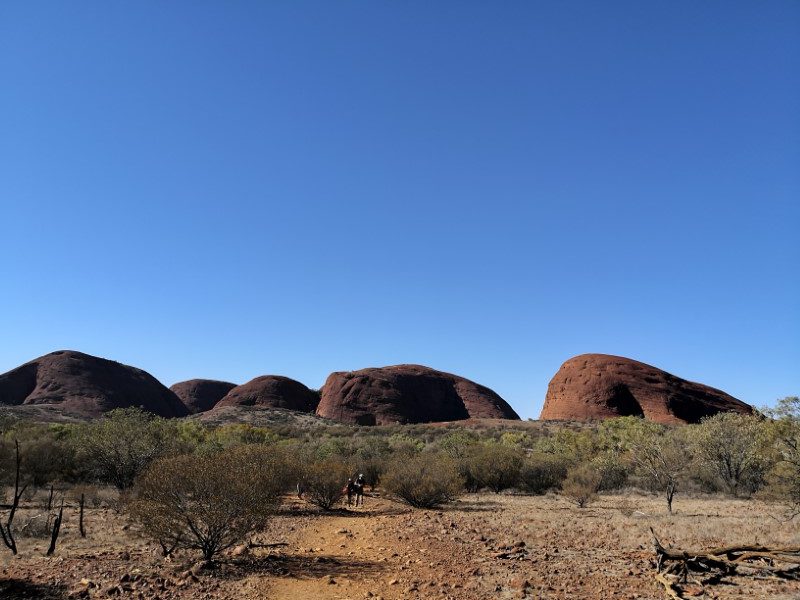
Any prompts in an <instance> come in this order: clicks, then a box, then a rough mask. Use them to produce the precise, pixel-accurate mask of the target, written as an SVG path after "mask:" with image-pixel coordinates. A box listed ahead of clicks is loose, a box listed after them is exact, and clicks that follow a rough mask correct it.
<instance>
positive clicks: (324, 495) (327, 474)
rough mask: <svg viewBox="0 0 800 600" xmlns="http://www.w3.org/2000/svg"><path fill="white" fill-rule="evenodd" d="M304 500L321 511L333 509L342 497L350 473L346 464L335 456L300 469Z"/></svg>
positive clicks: (312, 462) (350, 475)
mask: <svg viewBox="0 0 800 600" xmlns="http://www.w3.org/2000/svg"><path fill="white" fill-rule="evenodd" d="M300 472H301V473H302V486H303V488H304V490H305V498H306V500H308V502H310V503H311V504H314V505H315V506H319V507H320V508H322V509H323V510H330V509H331V508H333V507H334V506H335V505H336V504H337V503H338V502H339V501H340V500H341V499H342V496H343V495H344V491H343V490H344V487H345V486H346V485H347V479H348V478H349V477H352V472H351V470H350V467H349V466H348V465H347V463H346V462H345V461H344V460H343V459H341V458H339V457H336V456H329V457H327V458H322V459H317V460H313V461H311V462H310V463H309V464H306V465H305V466H303V467H301V471H300Z"/></svg>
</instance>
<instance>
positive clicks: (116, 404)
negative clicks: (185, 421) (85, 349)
mask: <svg viewBox="0 0 800 600" xmlns="http://www.w3.org/2000/svg"><path fill="white" fill-rule="evenodd" d="M2 404H7V405H12V406H28V405H41V406H53V407H57V408H58V409H59V410H61V411H63V412H64V413H66V414H71V415H75V416H80V417H97V416H99V415H101V414H103V413H105V412H108V411H110V410H114V409H115V408H128V407H132V406H139V407H141V408H143V409H144V410H146V411H148V412H151V413H153V414H156V415H159V416H162V417H183V416H186V415H187V414H188V413H189V411H188V410H187V408H186V407H185V406H184V405H183V402H181V400H180V399H179V398H178V397H177V396H176V395H175V394H174V393H173V392H172V391H170V390H168V389H167V388H166V387H165V386H164V385H162V384H161V383H160V382H159V381H158V380H157V379H156V378H155V377H153V376H152V375H150V374H149V373H147V372H146V371H142V370H141V369H137V368H135V367H129V366H128V365H123V364H122V363H118V362H114V361H113V360H107V359H105V358H99V357H97V356H91V355H89V354H84V353H82V352H75V351H74V350H59V351H57V352H51V353H50V354H45V355H44V356H40V357H39V358H36V359H34V360H32V361H30V362H27V363H25V364H24V365H22V366H19V367H17V368H16V369H13V370H11V371H9V372H7V373H4V374H2V375H0V405H2Z"/></svg>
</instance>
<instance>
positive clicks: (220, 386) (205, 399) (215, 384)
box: [169, 379, 236, 415]
mask: <svg viewBox="0 0 800 600" xmlns="http://www.w3.org/2000/svg"><path fill="white" fill-rule="evenodd" d="M235 387H236V384H235V383H229V382H227V381H215V380H213V379H190V380H189V381H181V382H179V383H176V384H175V385H171V386H170V388H169V389H170V390H172V391H173V392H174V393H175V395H176V396H178V398H180V399H181V402H183V403H184V404H185V405H186V408H188V409H189V412H190V413H192V414H193V415H194V414H197V413H201V412H205V411H207V410H211V409H212V408H214V405H215V404H216V403H217V402H219V401H220V400H222V398H224V397H225V394H227V393H228V392H230V391H231V390H232V389H233V388H235Z"/></svg>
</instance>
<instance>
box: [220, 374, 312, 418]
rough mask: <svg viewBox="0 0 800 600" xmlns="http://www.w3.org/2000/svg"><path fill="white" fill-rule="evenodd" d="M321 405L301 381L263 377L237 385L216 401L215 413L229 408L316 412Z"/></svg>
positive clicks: (277, 376) (270, 376)
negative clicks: (246, 407)
mask: <svg viewBox="0 0 800 600" xmlns="http://www.w3.org/2000/svg"><path fill="white" fill-rule="evenodd" d="M318 403H319V394H318V393H316V392H314V391H313V390H310V389H309V388H307V387H306V386H304V385H303V384H302V383H300V382H299V381H295V380H294V379H290V378H288V377H283V376H281V375H263V376H261V377H256V378H255V379H253V380H251V381H248V382H247V383H244V384H242V385H237V386H236V387H235V388H233V389H232V390H231V391H230V392H228V393H227V394H226V395H225V397H224V398H223V399H222V400H220V401H219V402H217V404H216V405H215V406H214V410H216V409H218V408H223V407H226V406H257V407H262V408H288V409H289V410H299V411H302V412H314V409H316V408H317V404H318Z"/></svg>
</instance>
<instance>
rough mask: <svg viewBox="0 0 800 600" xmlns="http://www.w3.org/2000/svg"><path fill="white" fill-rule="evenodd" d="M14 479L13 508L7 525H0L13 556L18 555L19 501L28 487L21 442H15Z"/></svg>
mask: <svg viewBox="0 0 800 600" xmlns="http://www.w3.org/2000/svg"><path fill="white" fill-rule="evenodd" d="M13 465H14V466H13V473H14V475H13V477H14V492H13V496H12V499H11V507H10V509H9V511H8V515H7V516H6V520H5V521H6V522H5V525H4V524H3V523H0V538H2V539H3V543H4V544H5V545H6V547H7V548H8V549H9V550H11V554H14V555H16V554H17V542H16V540H15V539H14V517H15V516H16V513H17V509H18V508H19V501H20V499H22V495H23V494H24V493H25V489H26V488H27V487H28V484H27V483H22V480H21V468H22V456H21V455H20V452H19V441H17V440H14V463H13Z"/></svg>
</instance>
